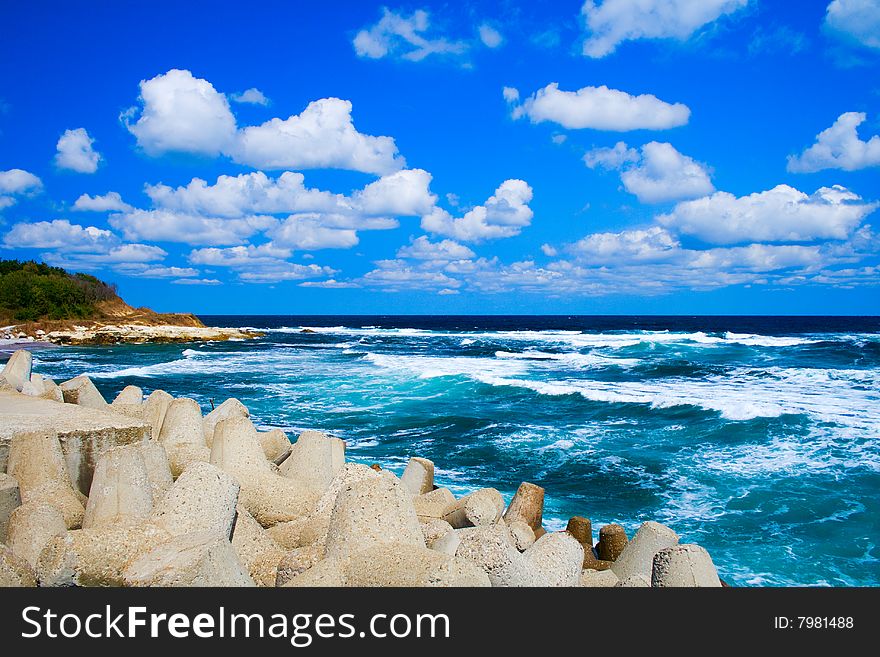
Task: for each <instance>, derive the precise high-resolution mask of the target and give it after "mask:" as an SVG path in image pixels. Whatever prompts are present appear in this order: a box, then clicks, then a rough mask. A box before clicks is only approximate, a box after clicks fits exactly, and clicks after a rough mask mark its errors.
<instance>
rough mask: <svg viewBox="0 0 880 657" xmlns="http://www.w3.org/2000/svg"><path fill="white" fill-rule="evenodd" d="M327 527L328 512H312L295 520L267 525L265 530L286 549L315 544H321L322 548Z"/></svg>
mask: <svg viewBox="0 0 880 657" xmlns="http://www.w3.org/2000/svg"><path fill="white" fill-rule="evenodd" d="M329 527H330V514H318V513H313V514H310V515H308V516H305V517H302V518H297V519H296V520H289V521H287V522H279V523H278V524H277V525H272V526H271V527H269V528H268V529H267V530H266V532H267V533H268V534H269V536H271V537H272V539H273V540H274V541H276V542H277V543H278V544H279V545H280V546H281V547H283V548H285V549H287V550H293V549H295V548H301V547H307V546H310V545H316V544H319V545H321V548H322V549H323V546H324V541H326V540H327V530H328V529H329Z"/></svg>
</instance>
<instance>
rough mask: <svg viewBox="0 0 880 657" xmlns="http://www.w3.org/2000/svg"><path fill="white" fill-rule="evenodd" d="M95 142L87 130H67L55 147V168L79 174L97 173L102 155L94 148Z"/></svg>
mask: <svg viewBox="0 0 880 657" xmlns="http://www.w3.org/2000/svg"><path fill="white" fill-rule="evenodd" d="M94 143H95V140H94V139H92V138H91V137H89V133H88V132H86V129H85V128H76V129H75V130H65V131H64V134H63V135H61V137H60V138H59V139H58V143H57V144H56V145H55V148H56V150H57V151H58V152H57V153H55V166H57V167H58V168H59V169H70V170H71V171H77V172H79V173H95V171H97V170H98V162H99V161H100V160H101V155H100V154H99V153H98V152H97V151H95V149H94V148H92V144H94Z"/></svg>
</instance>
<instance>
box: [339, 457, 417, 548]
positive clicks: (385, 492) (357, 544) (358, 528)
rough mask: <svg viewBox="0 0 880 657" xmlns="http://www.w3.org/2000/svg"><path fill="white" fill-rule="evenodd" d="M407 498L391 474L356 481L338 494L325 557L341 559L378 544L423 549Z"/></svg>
mask: <svg viewBox="0 0 880 657" xmlns="http://www.w3.org/2000/svg"><path fill="white" fill-rule="evenodd" d="M410 500H411V497H410V495H409V494H408V492H407V491H405V490H404V489H403V487H402V486H401V485H400V482H399V481H398V480H397V478H396V477H394V476H393V475H391V474H387V475H386V474H385V473H383V474H380V475H379V476H377V477H373V478H370V479H364V480H362V481H357V482H355V483H353V484H350V485H349V486H346V487H345V488H343V489H342V491H340V493H339V496H338V497H337V498H336V505H335V506H334V508H333V513H332V515H331V517H330V526H329V529H328V531H327V542H326V545H325V547H326V550H327V556H328V557H345V556H348V555H350V554H353V553H355V552H360V551H362V550H364V549H366V548H369V547H371V546H373V545H379V544H382V543H402V544H406V545H414V546H418V547H425V539H424V538H423V537H422V530H421V528H420V527H419V520H418V518H417V517H416V512H415V509H413V506H412V502H411V501H410Z"/></svg>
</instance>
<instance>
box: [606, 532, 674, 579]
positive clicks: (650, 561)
mask: <svg viewBox="0 0 880 657" xmlns="http://www.w3.org/2000/svg"><path fill="white" fill-rule="evenodd" d="M677 543H678V534H676V533H675V532H674V531H672V530H671V529H669V527H667V526H665V525H661V524H660V523H659V522H653V521H648V522H645V523H643V524H642V526H641V527H639V530H638V531H637V532H636V535H635V536H633V540H632V541H630V542H629V543H628V544H627V546H626V547H625V548H624V550H623V552H622V553H621V554H620V556H619V557H618V558H617V560H616V561H615V562H614V563H613V564H612V565H611V570H613V571H614V574H615V575H617V576H618V577H619V578H620V580H621V582H622V581H624V580H626V579H628V578H631V577H636V576H637V577H640V578H642V579H644V580H645V581H646V582H648V583H649V584H650V581H651V571H652V570H653V567H654V555H655V554H657V553H658V552H659V551H660V550H663V549H665V548H668V547H672V546H673V545H676V544H677Z"/></svg>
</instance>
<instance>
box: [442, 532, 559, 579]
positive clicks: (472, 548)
mask: <svg viewBox="0 0 880 657" xmlns="http://www.w3.org/2000/svg"><path fill="white" fill-rule="evenodd" d="M456 534H457V535H458V537H459V538H460V539H461V540H460V543H459V545H458V548H457V549H456V551H455V556H456V557H459V558H461V559H467V560H468V561H471V562H472V563H474V564H476V565H477V566H479V567H480V568H481V569H482V570H483V572H485V573H486V576H487V577H488V578H489V582H490V583H491V584H492V586H517V587H521V586H545V585H546V582H545V580H544V578H543V577H542V574H541V573H540V572H539V571H538V570H537V569H536V568H535V567H534V564H533V563H532V562H531V561H530V560H528V559H526V557H525V556H524V555H522V554H520V553H519V551H517V549H516V548H515V547H514V546H513V545H512V544H511V539H510V537H509V535H508V534H507V528H506V527H505V526H504V525H487V526H482V527H467V528H464V529H460V530H458V531H456Z"/></svg>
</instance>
